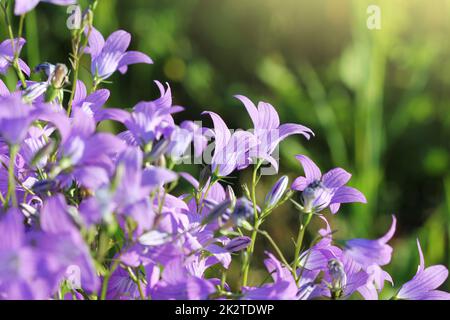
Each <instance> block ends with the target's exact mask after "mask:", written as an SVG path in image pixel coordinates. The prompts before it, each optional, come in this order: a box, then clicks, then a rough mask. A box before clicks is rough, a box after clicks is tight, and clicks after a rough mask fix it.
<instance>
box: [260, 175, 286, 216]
mask: <svg viewBox="0 0 450 320" xmlns="http://www.w3.org/2000/svg"><path fill="white" fill-rule="evenodd" d="M288 183H289V178H288V177H287V176H282V177H281V178H280V179H279V180H278V181H277V183H275V185H274V186H273V187H272V190H271V191H270V192H269V193H268V194H267V196H266V200H265V205H266V207H268V208H271V207H274V206H276V205H277V204H278V202H279V201H280V200H281V198H282V197H283V195H284V192H285V191H286V188H287V186H288Z"/></svg>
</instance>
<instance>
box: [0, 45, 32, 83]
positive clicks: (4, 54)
mask: <svg viewBox="0 0 450 320" xmlns="http://www.w3.org/2000/svg"><path fill="white" fill-rule="evenodd" d="M25 42H26V41H25V39H23V38H20V39H14V45H13V42H12V41H11V40H5V41H3V42H2V43H0V74H6V73H7V72H8V69H9V68H10V67H11V66H12V63H13V61H14V56H15V55H16V54H20V51H21V50H22V48H23V46H24V44H25ZM18 63H19V68H20V69H21V70H22V71H23V72H24V73H25V74H26V75H27V76H29V75H30V68H29V67H28V65H27V64H26V63H25V62H24V61H23V60H22V59H20V58H19V59H18Z"/></svg>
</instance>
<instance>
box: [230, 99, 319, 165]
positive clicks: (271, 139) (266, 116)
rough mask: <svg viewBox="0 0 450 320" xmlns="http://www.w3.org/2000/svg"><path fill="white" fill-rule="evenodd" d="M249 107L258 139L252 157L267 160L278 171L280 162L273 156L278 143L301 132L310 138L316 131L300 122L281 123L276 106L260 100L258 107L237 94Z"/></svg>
mask: <svg viewBox="0 0 450 320" xmlns="http://www.w3.org/2000/svg"><path fill="white" fill-rule="evenodd" d="M235 98H237V99H239V100H240V101H241V102H242V103H243V104H244V106H245V108H246V109H247V112H248V114H249V115H250V118H251V119H252V122H253V126H254V135H255V136H256V138H257V140H258V144H256V145H255V146H254V147H253V148H252V149H251V150H250V151H249V155H250V157H251V158H253V157H256V158H258V159H262V160H266V161H268V162H269V163H270V164H271V165H273V166H274V168H275V169H276V170H277V171H278V162H277V161H276V160H275V159H274V158H273V157H272V156H271V155H272V153H273V152H274V150H275V148H276V147H277V146H278V144H279V143H280V142H281V141H283V140H284V139H286V138H287V137H289V136H291V135H294V134H300V135H303V136H304V137H305V138H306V139H309V138H310V137H311V135H314V133H313V132H312V131H311V129H309V128H307V127H305V126H302V125H300V124H294V123H285V124H282V125H280V118H279V116H278V113H277V111H276V110H275V108H274V107H273V106H272V105H271V104H269V103H267V102H262V101H261V102H259V103H258V107H256V106H255V104H254V103H253V102H252V101H250V99H248V98H247V97H245V96H242V95H236V96H235Z"/></svg>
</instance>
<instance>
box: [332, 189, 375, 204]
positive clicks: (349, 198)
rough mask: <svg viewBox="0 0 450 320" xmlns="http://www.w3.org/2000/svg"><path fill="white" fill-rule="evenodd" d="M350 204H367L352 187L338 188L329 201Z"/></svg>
mask: <svg viewBox="0 0 450 320" xmlns="http://www.w3.org/2000/svg"><path fill="white" fill-rule="evenodd" d="M351 202H361V203H367V200H366V197H365V196H364V195H363V194H362V193H361V192H360V191H359V190H356V189H355V188H352V187H340V188H339V189H338V190H337V191H336V193H335V194H334V196H333V198H332V199H331V203H351Z"/></svg>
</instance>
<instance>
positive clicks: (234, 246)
mask: <svg viewBox="0 0 450 320" xmlns="http://www.w3.org/2000/svg"><path fill="white" fill-rule="evenodd" d="M251 242H252V239H250V238H249V237H245V236H243V237H236V238H234V239H233V240H231V241H230V242H228V243H227V245H225V250H227V251H228V252H238V251H241V250H244V249H245V248H247V247H248V246H249V245H250V243H251Z"/></svg>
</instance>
